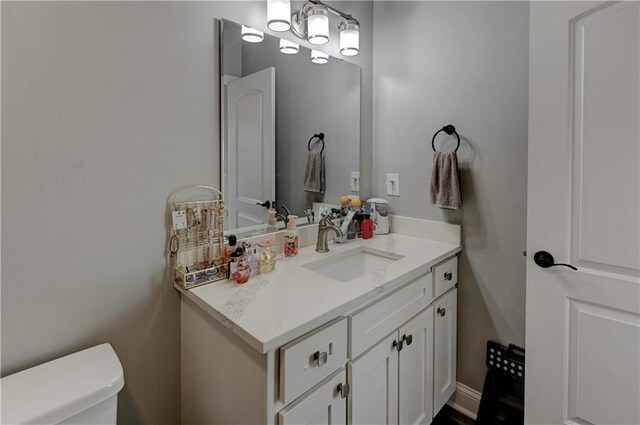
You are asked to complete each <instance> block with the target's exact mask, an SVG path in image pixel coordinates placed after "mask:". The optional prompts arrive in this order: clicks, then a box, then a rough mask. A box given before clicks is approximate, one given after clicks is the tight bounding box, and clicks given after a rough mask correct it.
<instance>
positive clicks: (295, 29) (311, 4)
mask: <svg viewBox="0 0 640 425" xmlns="http://www.w3.org/2000/svg"><path fill="white" fill-rule="evenodd" d="M317 7H322V8H324V9H326V10H327V11H328V12H329V13H330V14H333V15H336V16H340V17H341V18H343V19H345V20H346V21H348V22H351V23H354V24H356V25H358V27H359V26H360V22H358V20H357V19H355V18H354V17H353V16H351V15H350V14H347V13H344V12H342V11H341V10H339V9H336V8H335V7H333V6H329V5H328V4H326V3H323V2H322V1H320V0H307V1H306V2H305V3H304V4H303V5H302V7H301V8H300V10H298V11H297V12H294V13H293V14H292V15H291V18H292V19H291V28H290V29H291V32H292V33H293V34H294V35H295V36H296V37H298V38H301V39H303V40H307V39H308V38H309V33H308V18H309V16H310V14H311V13H310V12H311V10H312V9H313V8H317Z"/></svg>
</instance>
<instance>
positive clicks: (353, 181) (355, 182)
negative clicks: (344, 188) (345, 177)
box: [349, 171, 360, 192]
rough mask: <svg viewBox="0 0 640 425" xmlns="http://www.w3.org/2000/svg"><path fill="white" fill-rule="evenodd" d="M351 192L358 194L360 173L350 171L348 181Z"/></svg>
mask: <svg viewBox="0 0 640 425" xmlns="http://www.w3.org/2000/svg"><path fill="white" fill-rule="evenodd" d="M349 182H350V185H351V191H352V192H360V172H359V171H352V172H351V178H350V179H349Z"/></svg>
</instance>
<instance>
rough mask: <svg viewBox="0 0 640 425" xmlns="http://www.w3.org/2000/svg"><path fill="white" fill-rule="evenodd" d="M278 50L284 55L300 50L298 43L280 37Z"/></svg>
mask: <svg viewBox="0 0 640 425" xmlns="http://www.w3.org/2000/svg"><path fill="white" fill-rule="evenodd" d="M280 51H281V52H282V53H284V54H285V55H295V54H296V53H298V52H299V51H300V45H299V44H297V43H294V42H293V41H289V40H284V39H280Z"/></svg>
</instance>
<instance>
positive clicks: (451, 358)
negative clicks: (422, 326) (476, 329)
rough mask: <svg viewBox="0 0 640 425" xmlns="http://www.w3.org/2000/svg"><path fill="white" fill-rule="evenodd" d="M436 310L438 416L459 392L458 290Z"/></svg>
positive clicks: (435, 410)
mask: <svg viewBox="0 0 640 425" xmlns="http://www.w3.org/2000/svg"><path fill="white" fill-rule="evenodd" d="M433 308H434V312H433V313H434V320H433V329H434V338H433V350H434V354H433V357H434V359H433V414H434V415H437V414H438V412H439V411H440V409H442V406H444V404H445V403H446V402H447V400H449V398H450V397H451V396H452V395H453V393H454V392H455V390H456V376H457V373H456V371H457V369H456V353H457V335H458V327H457V325H458V290H457V289H454V290H452V291H450V292H448V293H447V294H446V295H444V296H443V297H442V298H440V299H439V300H438V301H436V303H435V305H434V307H433Z"/></svg>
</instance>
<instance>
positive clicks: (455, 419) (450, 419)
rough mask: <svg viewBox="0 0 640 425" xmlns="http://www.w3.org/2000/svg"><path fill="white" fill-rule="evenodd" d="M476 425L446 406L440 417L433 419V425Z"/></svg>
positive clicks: (439, 414) (471, 420)
mask: <svg viewBox="0 0 640 425" xmlns="http://www.w3.org/2000/svg"><path fill="white" fill-rule="evenodd" d="M474 423H475V422H474V421H473V419H471V418H469V417H467V416H465V415H463V414H462V413H460V412H458V411H457V410H454V409H452V408H451V407H449V406H448V405H446V404H445V406H444V407H443V408H442V410H440V413H438V416H436V417H435V418H434V419H433V422H432V425H474Z"/></svg>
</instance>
